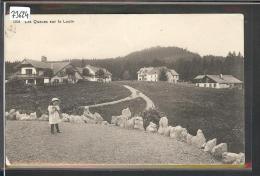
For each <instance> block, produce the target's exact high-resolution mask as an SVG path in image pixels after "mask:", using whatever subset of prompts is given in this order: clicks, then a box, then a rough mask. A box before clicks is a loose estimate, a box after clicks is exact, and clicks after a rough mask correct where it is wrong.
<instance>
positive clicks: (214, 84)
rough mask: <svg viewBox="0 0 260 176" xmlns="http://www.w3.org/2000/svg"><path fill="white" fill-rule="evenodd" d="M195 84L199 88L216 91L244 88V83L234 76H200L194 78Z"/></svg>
mask: <svg viewBox="0 0 260 176" xmlns="http://www.w3.org/2000/svg"><path fill="white" fill-rule="evenodd" d="M193 82H194V83H195V84H196V86H197V87H208V88H215V89H221V88H234V87H237V88H242V87H243V82H242V81H240V80H239V79H237V78H235V77H234V76H232V75H222V74H220V75H198V76H196V77H195V78H194V80H193Z"/></svg>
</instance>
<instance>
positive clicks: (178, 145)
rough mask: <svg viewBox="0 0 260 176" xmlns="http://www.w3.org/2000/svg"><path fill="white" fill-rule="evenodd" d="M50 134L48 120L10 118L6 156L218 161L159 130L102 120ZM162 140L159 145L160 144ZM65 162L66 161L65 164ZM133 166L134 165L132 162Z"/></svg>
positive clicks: (20, 160)
mask: <svg viewBox="0 0 260 176" xmlns="http://www.w3.org/2000/svg"><path fill="white" fill-rule="evenodd" d="M60 128H61V130H62V133H59V134H57V133H56V134H55V135H51V134H50V127H49V125H48V122H43V121H7V123H6V156H7V157H8V159H9V160H10V162H11V164H14V167H16V166H19V164H23V165H25V166H27V167H28V164H29V166H38V167H41V165H42V164H49V165H52V167H54V165H53V164H62V163H65V164H88V165H85V168H86V167H91V164H143V163H145V164H149V163H150V164H162V163H164V164H168V163H173V164H219V162H218V161H216V160H215V159H214V158H213V157H212V156H211V155H210V154H208V153H205V152H203V151H202V150H199V149H198V148H196V147H194V146H190V145H183V143H182V142H179V141H176V140H174V139H170V138H169V137H165V136H161V135H159V134H150V133H145V132H144V131H139V130H127V129H122V128H119V127H115V126H105V125H99V124H72V123H62V124H60ZM158 144H159V145H158ZM62 166H64V165H62ZM131 167H134V166H131Z"/></svg>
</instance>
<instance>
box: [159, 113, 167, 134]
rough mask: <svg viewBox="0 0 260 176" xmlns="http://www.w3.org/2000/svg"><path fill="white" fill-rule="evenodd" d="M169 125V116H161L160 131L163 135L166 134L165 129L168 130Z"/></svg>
mask: <svg viewBox="0 0 260 176" xmlns="http://www.w3.org/2000/svg"><path fill="white" fill-rule="evenodd" d="M167 127H168V119H167V117H162V118H160V121H159V129H158V133H159V134H161V135H164V134H166V132H165V131H166V130H167Z"/></svg>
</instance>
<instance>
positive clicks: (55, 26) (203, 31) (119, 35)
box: [4, 14, 244, 61]
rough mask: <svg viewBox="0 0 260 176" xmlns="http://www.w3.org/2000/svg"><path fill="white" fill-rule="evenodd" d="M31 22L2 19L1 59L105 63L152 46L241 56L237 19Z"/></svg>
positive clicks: (117, 17)
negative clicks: (93, 61) (80, 60)
mask: <svg viewBox="0 0 260 176" xmlns="http://www.w3.org/2000/svg"><path fill="white" fill-rule="evenodd" d="M50 20H52V21H56V23H49V21H50ZM57 20H60V22H61V23H57ZM36 21H38V22H39V21H47V22H48V23H35V22H36ZM66 21H67V22H68V21H69V22H70V23H65V22H66ZM31 22H32V23H31V24H29V23H26V24H25V23H24V22H22V23H13V22H12V21H11V20H10V19H9V16H8V15H7V16H6V17H5V41H4V42H5V43H4V44H5V48H4V54H5V60H7V61H15V60H23V59H24V58H28V59H34V60H40V58H41V56H46V57H47V58H48V60H64V59H76V58H77V59H82V58H85V59H93V58H95V59H105V58H113V57H118V56H125V55H127V54H129V53H131V52H133V51H138V50H142V49H145V48H150V47H155V46H162V47H164V46H165V47H167V46H177V47H182V48H186V49H188V50H190V51H192V52H196V53H199V54H200V55H202V56H203V55H209V54H212V55H217V56H226V55H227V54H228V52H229V51H235V52H241V53H242V55H244V21H243V15H242V14H104V15H101V14H83V15H31Z"/></svg>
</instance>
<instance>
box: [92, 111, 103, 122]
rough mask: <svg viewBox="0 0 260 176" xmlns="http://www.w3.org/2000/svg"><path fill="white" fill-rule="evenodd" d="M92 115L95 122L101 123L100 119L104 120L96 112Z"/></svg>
mask: <svg viewBox="0 0 260 176" xmlns="http://www.w3.org/2000/svg"><path fill="white" fill-rule="evenodd" d="M93 116H94V117H95V120H96V122H97V123H101V122H102V121H104V119H103V117H102V116H101V115H100V114H99V113H97V112H95V113H94V114H93Z"/></svg>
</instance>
